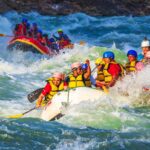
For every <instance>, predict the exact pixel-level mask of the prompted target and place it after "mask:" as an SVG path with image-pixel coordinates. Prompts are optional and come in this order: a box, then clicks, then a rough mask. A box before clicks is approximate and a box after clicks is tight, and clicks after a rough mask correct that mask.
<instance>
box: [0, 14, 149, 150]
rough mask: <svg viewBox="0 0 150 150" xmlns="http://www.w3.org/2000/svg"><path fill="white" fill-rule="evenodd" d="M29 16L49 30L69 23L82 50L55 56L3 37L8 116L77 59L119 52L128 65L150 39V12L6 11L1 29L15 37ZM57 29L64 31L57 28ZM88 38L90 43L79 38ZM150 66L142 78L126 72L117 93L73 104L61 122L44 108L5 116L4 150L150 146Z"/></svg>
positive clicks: (1, 92)
mask: <svg viewBox="0 0 150 150" xmlns="http://www.w3.org/2000/svg"><path fill="white" fill-rule="evenodd" d="M22 17H26V18H28V19H29V21H30V22H33V21H34V22H37V23H38V25H39V26H41V28H42V29H43V31H44V32H47V33H49V35H51V34H52V33H55V32H56V31H57V29H58V28H62V29H63V30H64V32H65V33H67V34H68V35H69V36H70V38H71V39H72V41H75V43H76V44H75V48H74V49H72V50H67V52H66V53H61V54H60V55H58V56H55V57H53V58H49V57H47V56H41V55H39V54H33V53H31V52H27V53H23V52H21V51H18V50H15V51H12V52H10V51H8V50H7V49H6V47H7V42H8V41H9V40H10V39H9V38H6V37H1V39H0V40H1V42H0V47H1V49H0V52H1V53H0V96H1V97H0V116H1V117H3V116H7V115H12V114H17V113H22V112H24V111H26V110H28V109H30V108H32V107H33V105H34V104H31V103H29V102H28V100H27V98H26V95H27V94H28V93H30V92H31V91H33V90H35V89H37V88H39V87H42V86H44V85H45V80H46V79H47V78H48V77H49V76H50V75H51V74H52V73H53V72H55V71H57V70H59V71H62V72H65V73H67V72H69V71H70V64H71V63H72V62H74V61H79V60H80V61H82V62H84V61H85V59H87V58H89V59H90V60H91V66H92V68H94V60H95V59H96V58H97V57H99V56H102V53H103V52H104V51H106V50H110V49H113V51H114V52H115V55H116V59H117V61H118V62H121V63H122V64H125V62H126V61H127V59H126V52H127V51H128V49H131V48H134V49H136V50H137V51H138V52H139V53H140V52H141V50H140V42H141V40H142V39H143V37H145V36H147V37H149V35H150V34H149V32H150V30H149V20H150V17H149V16H147V17H91V16H87V15H85V14H81V13H78V14H72V15H68V16H61V17H52V16H41V15H39V14H38V13H29V14H17V13H16V12H11V13H7V14H4V15H3V16H0V21H1V24H0V33H4V34H8V35H11V34H12V32H11V29H12V28H13V27H14V25H15V23H19V22H20V20H21V19H22ZM55 34H56V33H55ZM80 40H83V41H85V42H86V45H84V46H81V45H78V44H77V43H78V42H79V41H80ZM149 73H150V67H149V66H147V67H146V68H145V69H144V70H143V71H141V72H139V73H138V74H137V75H134V76H131V75H130V76H126V77H125V78H124V79H123V80H122V81H119V82H118V83H117V84H116V86H115V87H113V88H112V89H111V90H110V94H109V96H106V97H102V98H101V99H98V100H95V101H94V102H90V100H89V101H87V102H86V103H80V104H78V105H75V106H72V107H70V108H69V109H68V110H67V114H66V116H64V117H63V118H61V119H60V120H59V121H56V122H55V121H53V122H44V121H42V120H40V119H39V117H38V116H39V114H40V112H39V111H33V112H32V113H30V114H28V115H26V116H25V118H22V119H18V120H17V119H16V120H15V119H14V120H13V119H4V118H1V120H0V123H1V126H0V139H1V140H0V147H1V149H47V150H48V149H66V150H70V149H73V150H74V149H94V150H95V149H115V150H116V149H133V150H135V149H137V150H138V149H139V150H140V149H144V150H148V149H149V147H150V142H149V141H150V126H149V124H150V121H149V120H150V107H149V104H150V96H149V93H146V92H145V93H143V91H142V87H143V86H149V85H150V76H149Z"/></svg>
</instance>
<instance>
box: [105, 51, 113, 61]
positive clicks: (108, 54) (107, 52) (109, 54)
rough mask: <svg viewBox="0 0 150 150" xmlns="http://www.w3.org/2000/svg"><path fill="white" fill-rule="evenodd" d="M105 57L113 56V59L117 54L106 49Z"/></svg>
mask: <svg viewBox="0 0 150 150" xmlns="http://www.w3.org/2000/svg"><path fill="white" fill-rule="evenodd" d="M103 58H112V59H114V58H115V54H114V53H113V52H111V51H106V52H104V53H103Z"/></svg>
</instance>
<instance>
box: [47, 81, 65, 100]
mask: <svg viewBox="0 0 150 150" xmlns="http://www.w3.org/2000/svg"><path fill="white" fill-rule="evenodd" d="M48 83H49V84H50V86H51V91H50V93H48V94H47V95H46V98H45V100H44V103H47V102H48V101H49V100H51V99H52V98H53V96H54V95H55V94H56V93H57V92H59V91H62V90H64V82H63V81H62V82H61V83H60V85H59V87H57V86H56V85H54V84H53V82H52V79H50V80H48Z"/></svg>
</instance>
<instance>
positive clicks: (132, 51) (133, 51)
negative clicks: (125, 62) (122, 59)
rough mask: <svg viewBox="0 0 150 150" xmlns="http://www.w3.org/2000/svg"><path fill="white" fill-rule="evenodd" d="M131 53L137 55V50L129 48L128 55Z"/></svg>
mask: <svg viewBox="0 0 150 150" xmlns="http://www.w3.org/2000/svg"><path fill="white" fill-rule="evenodd" d="M129 55H132V56H134V57H137V52H136V51H135V50H132V49H131V50H129V51H128V53H127V56H129Z"/></svg>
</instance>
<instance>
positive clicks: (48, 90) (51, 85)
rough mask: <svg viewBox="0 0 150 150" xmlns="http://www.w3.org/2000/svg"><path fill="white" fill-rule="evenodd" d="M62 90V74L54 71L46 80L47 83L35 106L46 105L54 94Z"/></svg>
mask: <svg viewBox="0 0 150 150" xmlns="http://www.w3.org/2000/svg"><path fill="white" fill-rule="evenodd" d="M62 90H64V81H63V74H62V73H59V72H56V73H54V74H53V76H52V77H51V78H49V79H48V80H47V84H46V86H45V87H44V89H43V91H42V93H41V94H40V96H39V98H38V100H37V103H36V107H40V106H44V105H46V104H47V103H48V102H49V101H50V100H51V99H52V98H53V96H54V95H55V94H57V93H58V92H59V91H62Z"/></svg>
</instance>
